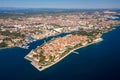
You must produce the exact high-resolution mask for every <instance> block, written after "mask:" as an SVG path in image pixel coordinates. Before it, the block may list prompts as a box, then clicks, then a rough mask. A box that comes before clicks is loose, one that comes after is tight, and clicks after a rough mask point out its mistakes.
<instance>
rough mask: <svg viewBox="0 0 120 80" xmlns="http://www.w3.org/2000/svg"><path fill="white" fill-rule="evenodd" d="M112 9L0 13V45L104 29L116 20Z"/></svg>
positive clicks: (102, 30) (109, 27)
mask: <svg viewBox="0 0 120 80" xmlns="http://www.w3.org/2000/svg"><path fill="white" fill-rule="evenodd" d="M116 14H119V13H117V12H113V11H102V12H101V11H100V12H99V11H95V12H94V11H93V12H75V13H74V12H72V13H65V12H63V13H54V14H46V15H42V14H39V15H38V14H37V15H31V16H27V17H26V16H7V17H6V16H0V48H4V47H14V46H19V47H20V46H21V45H22V44H26V43H29V42H32V41H35V40H39V39H43V38H46V37H49V36H54V35H57V34H60V33H67V32H72V31H78V30H86V31H89V30H90V31H95V30H97V31H100V33H101V34H102V32H105V31H107V29H111V27H113V26H114V25H116V24H118V23H119V21H117V20H116V21H115V20H107V19H108V18H117V17H116V16H113V15H116Z"/></svg>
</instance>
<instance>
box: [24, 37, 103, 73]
mask: <svg viewBox="0 0 120 80" xmlns="http://www.w3.org/2000/svg"><path fill="white" fill-rule="evenodd" d="M102 40H103V39H102V38H99V39H98V40H97V41H93V42H91V43H88V44H86V45H83V46H80V47H78V48H75V49H72V50H71V51H70V52H68V53H67V54H65V55H64V56H63V57H61V58H60V59H59V60H58V61H56V62H53V63H51V64H50V65H48V66H40V65H39V64H37V63H36V62H35V61H33V60H32V59H29V56H28V55H29V54H28V55H26V56H25V59H27V60H29V61H31V64H32V65H33V66H34V67H35V68H36V69H38V70H39V71H43V70H45V69H47V68H49V67H51V66H53V65H55V64H57V63H58V62H60V61H61V60H63V59H64V58H65V57H67V56H68V55H69V54H71V53H72V52H73V51H75V50H77V49H80V48H83V47H87V46H89V45H91V44H95V43H98V42H101V41H102ZM39 67H42V68H41V69H40V68H39Z"/></svg>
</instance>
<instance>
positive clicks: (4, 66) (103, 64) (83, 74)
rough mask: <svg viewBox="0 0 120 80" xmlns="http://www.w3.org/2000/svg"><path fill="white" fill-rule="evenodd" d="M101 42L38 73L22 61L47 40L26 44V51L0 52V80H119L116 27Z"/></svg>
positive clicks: (119, 45)
mask: <svg viewBox="0 0 120 80" xmlns="http://www.w3.org/2000/svg"><path fill="white" fill-rule="evenodd" d="M62 35H64V34H62ZM102 38H103V39H104V40H103V41H102V42H99V43H95V44H92V45H90V46H87V47H84V48H81V49H78V50H76V51H77V52H79V54H74V53H71V54H70V55H69V56H67V57H66V58H64V59H63V60H62V61H60V62H59V63H57V64H55V65H54V66H52V67H50V68H48V69H46V70H44V71H42V72H39V71H38V70H37V69H36V68H34V67H33V66H32V65H31V64H30V62H29V61H27V60H26V59H24V57H25V56H26V55H27V54H28V53H29V52H30V51H31V50H32V49H35V48H36V47H37V46H38V45H41V44H42V43H43V42H44V40H46V41H47V40H50V39H51V37H50V38H46V39H42V40H38V41H36V42H33V43H30V49H28V50H25V49H21V48H17V47H14V48H9V49H3V50H0V80H120V27H119V26H118V27H116V29H115V30H112V31H110V32H108V33H105V34H104V35H103V36H102Z"/></svg>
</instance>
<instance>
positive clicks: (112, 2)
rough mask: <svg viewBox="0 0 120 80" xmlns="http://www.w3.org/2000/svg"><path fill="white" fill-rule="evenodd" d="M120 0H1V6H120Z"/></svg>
mask: <svg viewBox="0 0 120 80" xmlns="http://www.w3.org/2000/svg"><path fill="white" fill-rule="evenodd" d="M119 3H120V0H100V1H97V0H70V1H68V0H60V1H57V0H25V1H24V0H20V1H18V0H0V7H19V8H120V5H119Z"/></svg>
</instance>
